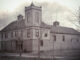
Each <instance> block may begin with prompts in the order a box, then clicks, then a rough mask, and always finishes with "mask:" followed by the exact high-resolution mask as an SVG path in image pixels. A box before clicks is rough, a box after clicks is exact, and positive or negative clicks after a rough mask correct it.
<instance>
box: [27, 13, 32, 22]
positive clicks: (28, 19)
mask: <svg viewBox="0 0 80 60" xmlns="http://www.w3.org/2000/svg"><path fill="white" fill-rule="evenodd" d="M30 18H31V17H30V12H28V13H27V22H28V23H29V22H30Z"/></svg>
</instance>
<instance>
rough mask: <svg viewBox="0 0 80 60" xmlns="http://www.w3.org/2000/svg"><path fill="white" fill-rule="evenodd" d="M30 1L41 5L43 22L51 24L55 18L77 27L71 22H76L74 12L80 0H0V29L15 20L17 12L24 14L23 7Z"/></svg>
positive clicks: (63, 24)
mask: <svg viewBox="0 0 80 60" xmlns="http://www.w3.org/2000/svg"><path fill="white" fill-rule="evenodd" d="M32 1H33V3H34V4H35V5H37V6H42V11H43V15H42V16H43V21H44V22H45V23H47V24H52V22H53V21H56V20H57V21H59V22H60V23H61V25H62V26H66V27H72V28H76V29H77V27H76V26H75V25H74V24H73V23H75V24H77V22H76V21H78V20H77V18H76V17H75V16H77V15H78V14H76V13H77V12H78V8H79V6H80V0H0V29H2V28H3V27H5V26H6V25H7V24H9V23H10V22H12V21H14V20H16V18H17V17H16V16H17V15H18V14H23V15H24V14H25V13H24V7H25V6H29V5H30V4H31V2H32ZM69 20H70V21H71V20H72V21H73V23H71V22H70V21H69ZM66 22H67V23H66Z"/></svg>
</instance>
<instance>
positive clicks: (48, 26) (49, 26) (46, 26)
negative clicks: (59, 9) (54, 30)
mask: <svg viewBox="0 0 80 60" xmlns="http://www.w3.org/2000/svg"><path fill="white" fill-rule="evenodd" d="M41 27H42V28H51V25H48V24H46V23H44V22H41Z"/></svg>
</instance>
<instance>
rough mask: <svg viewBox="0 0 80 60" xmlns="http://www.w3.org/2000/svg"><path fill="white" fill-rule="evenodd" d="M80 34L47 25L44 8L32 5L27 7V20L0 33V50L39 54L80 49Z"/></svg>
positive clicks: (70, 29)
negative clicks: (39, 51)
mask: <svg viewBox="0 0 80 60" xmlns="http://www.w3.org/2000/svg"><path fill="white" fill-rule="evenodd" d="M79 36H80V33H79V32H78V31H76V30H74V29H72V28H66V27H61V26H59V22H57V21H56V22H54V23H53V25H47V24H45V23H44V22H43V21H42V7H37V6H34V4H33V3H32V4H31V5H30V6H29V7H25V19H23V16H22V15H19V16H18V18H17V20H16V21H14V22H12V23H10V24H9V25H8V26H6V27H5V28H4V29H2V30H1V31H0V50H2V51H5V52H18V51H20V50H22V51H23V52H37V51H38V47H40V50H41V51H49V50H53V49H54V50H59V49H64V50H65V49H80V47H79V45H80V38H79Z"/></svg>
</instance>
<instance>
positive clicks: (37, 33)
mask: <svg viewBox="0 0 80 60" xmlns="http://www.w3.org/2000/svg"><path fill="white" fill-rule="evenodd" d="M35 31H36V37H39V30H38V29H36V30H35Z"/></svg>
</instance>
